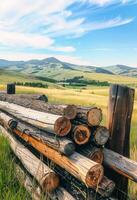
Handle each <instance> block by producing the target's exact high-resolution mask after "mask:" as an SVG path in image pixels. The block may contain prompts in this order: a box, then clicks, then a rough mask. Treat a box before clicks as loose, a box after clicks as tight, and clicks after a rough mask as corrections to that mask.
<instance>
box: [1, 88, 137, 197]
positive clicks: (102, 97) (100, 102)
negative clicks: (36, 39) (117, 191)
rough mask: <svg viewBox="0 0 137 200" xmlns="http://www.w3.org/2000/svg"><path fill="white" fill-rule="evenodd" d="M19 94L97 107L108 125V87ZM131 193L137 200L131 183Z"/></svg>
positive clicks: (136, 148)
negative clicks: (30, 94)
mask: <svg viewBox="0 0 137 200" xmlns="http://www.w3.org/2000/svg"><path fill="white" fill-rule="evenodd" d="M4 89H5V85H0V90H4ZM17 93H43V94H46V95H47V96H48V98H49V101H50V102H54V103H66V104H79V105H85V106H90V105H96V106H98V107H101V108H102V110H103V116H104V118H103V122H102V124H105V125H106V124H107V120H106V119H107V105H108V94H109V88H108V87H87V88H83V89H82V88H77V89H70V88H69V89H68V88H63V87H60V88H58V89H57V88H54V87H51V88H47V89H43V88H32V87H23V86H17ZM136 131H137V89H136V95H135V101H134V110H133V116H132V126H131V138H130V144H131V151H130V153H131V155H130V157H131V158H132V159H134V160H136V161H137V134H136ZM129 192H130V196H131V198H132V199H134V200H136V199H137V184H135V183H133V182H130V186H129Z"/></svg>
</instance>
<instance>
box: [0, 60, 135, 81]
mask: <svg viewBox="0 0 137 200" xmlns="http://www.w3.org/2000/svg"><path fill="white" fill-rule="evenodd" d="M6 76H7V77H8V78H4V77H6ZM127 76H129V77H127ZM75 77H82V79H83V80H96V81H108V82H109V83H115V82H117V83H119V81H120V82H121V83H126V82H128V83H127V84H129V83H136V81H137V78H136V77H137V68H133V67H129V66H125V65H114V66H108V67H95V66H83V65H75V64H71V63H67V62H62V61H60V60H58V59H56V58H54V57H50V58H46V59H42V60H38V59H34V60H29V61H8V60H4V59H0V81H5V82H8V81H14V80H16V81H19V80H20V81H29V80H30V81H31V80H32V81H39V80H43V81H45V80H46V79H44V78H48V79H54V80H57V81H64V80H66V79H72V78H75ZM132 77H133V78H132ZM121 80H122V81H121Z"/></svg>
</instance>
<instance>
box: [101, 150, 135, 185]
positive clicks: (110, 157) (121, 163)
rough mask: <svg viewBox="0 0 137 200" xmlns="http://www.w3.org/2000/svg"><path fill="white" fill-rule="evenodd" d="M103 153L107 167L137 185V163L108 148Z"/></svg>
mask: <svg viewBox="0 0 137 200" xmlns="http://www.w3.org/2000/svg"><path fill="white" fill-rule="evenodd" d="M103 153H104V164H105V166H108V167H109V168H111V169H113V170H114V171H116V172H117V173H118V174H121V175H122V176H124V177H127V178H129V179H130V180H132V181H134V182H136V183H137V162H135V161H133V160H131V159H129V158H126V157H124V156H122V155H120V154H119V153H116V152H114V151H112V150H110V149H107V148H104V149H103Z"/></svg>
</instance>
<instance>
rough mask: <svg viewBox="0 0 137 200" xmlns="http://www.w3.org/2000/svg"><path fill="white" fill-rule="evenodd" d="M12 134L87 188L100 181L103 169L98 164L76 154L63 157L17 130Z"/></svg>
mask: <svg viewBox="0 0 137 200" xmlns="http://www.w3.org/2000/svg"><path fill="white" fill-rule="evenodd" d="M14 133H15V134H17V135H18V136H20V137H21V138H22V139H24V140H25V141H26V142H29V144H31V145H32V146H33V147H34V148H35V149H36V150H38V151H39V152H41V153H42V154H43V155H44V156H46V157H47V158H49V159H50V160H52V161H53V162H54V163H56V164H57V165H59V166H60V167H62V168H64V169H65V170H66V171H68V172H69V173H70V174H72V175H73V176H74V177H76V178H77V179H79V180H80V181H82V182H83V183H85V185H86V186H87V187H91V188H92V187H94V186H96V185H97V184H98V183H99V182H100V181H101V179H102V177H103V167H102V166H101V165H100V164H97V163H95V162H94V161H91V160H89V159H88V158H86V157H84V156H82V155H80V154H79V153H76V152H75V153H73V154H72V155H71V156H70V157H69V158H68V157H66V156H65V155H61V154H60V153H59V152H57V151H56V150H54V149H52V148H50V147H48V146H47V145H46V144H42V143H41V142H40V141H38V140H36V139H35V138H32V137H31V136H28V135H26V134H24V133H22V132H20V131H19V130H17V129H14Z"/></svg>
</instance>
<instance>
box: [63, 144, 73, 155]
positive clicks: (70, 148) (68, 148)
mask: <svg viewBox="0 0 137 200" xmlns="http://www.w3.org/2000/svg"><path fill="white" fill-rule="evenodd" d="M74 151H75V145H74V144H73V143H68V144H67V145H66V146H65V148H64V154H65V155H67V156H71V155H72V154H73V153H74Z"/></svg>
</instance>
